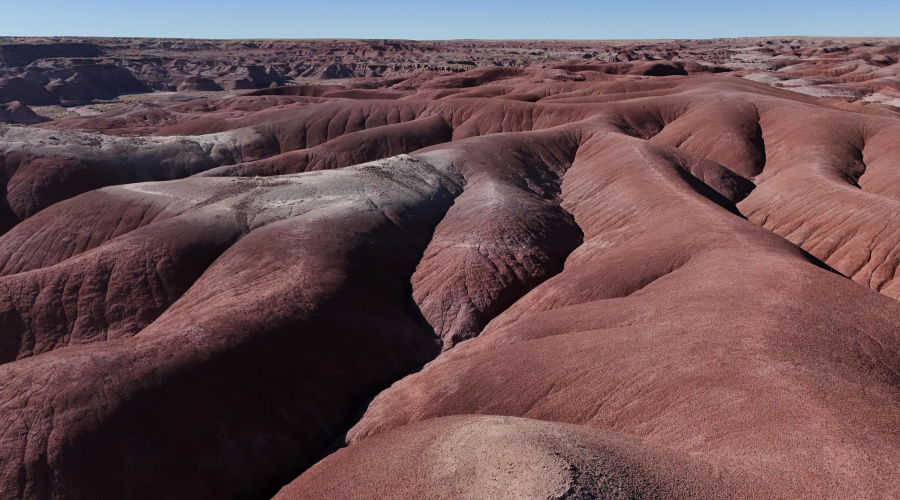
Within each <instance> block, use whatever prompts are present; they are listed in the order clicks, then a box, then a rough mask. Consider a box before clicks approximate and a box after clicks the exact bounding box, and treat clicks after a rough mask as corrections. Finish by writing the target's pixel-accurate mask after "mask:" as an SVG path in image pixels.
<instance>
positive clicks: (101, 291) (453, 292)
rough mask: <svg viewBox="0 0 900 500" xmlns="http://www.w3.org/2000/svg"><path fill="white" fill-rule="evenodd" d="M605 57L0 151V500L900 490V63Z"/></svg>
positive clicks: (286, 98) (660, 46) (171, 112)
mask: <svg viewBox="0 0 900 500" xmlns="http://www.w3.org/2000/svg"><path fill="white" fill-rule="evenodd" d="M135 43H137V42H135ZM140 43H150V42H149V41H141V42H140ZM160 43H162V42H160ZM185 43H187V42H185ZM191 43H196V44H199V43H200V42H191ZM221 43H222V44H224V43H225V42H221ZM229 43H230V42H229ZM234 43H237V42H234ZM272 43H273V44H275V43H280V42H272ZM285 43H287V42H285ZM318 43H325V42H318ZM354 43H355V44H357V45H359V44H361V43H362V42H352V43H351V42H340V43H338V42H334V44H335V46H353V47H356V46H357V45H353V44H354ZM367 43H368V42H367ZM466 43H468V42H448V43H446V44H444V45H440V44H438V43H434V44H423V43H419V42H415V43H413V42H410V43H409V44H407V45H402V44H401V46H399V48H396V47H395V49H392V50H396V51H400V52H403V51H406V52H407V53H413V52H414V49H415V48H416V47H424V46H428V47H431V46H434V47H441V48H442V50H444V51H446V52H450V53H453V51H461V50H463V48H466V47H467V45H466ZM498 43H499V42H498ZM565 43H567V44H568V45H566V46H567V47H569V48H570V49H571V48H572V47H573V46H574V42H565ZM544 44H545V45H546V46H547V47H556V46H557V45H559V44H563V42H546V43H544ZM741 44H744V45H741ZM746 44H751V45H746ZM583 45H584V46H585V47H591V45H590V43H589V42H585V43H584V44H583ZM795 45H796V46H795ZM98 46H99V47H101V49H102V50H103V51H105V53H107V54H108V53H109V50H110V49H109V47H108V46H100V45H98ZM313 46H314V45H313ZM488 46H489V47H491V50H494V51H497V53H499V52H500V51H501V49H503V50H513V48H515V50H519V49H520V48H521V47H530V48H531V50H532V51H534V52H539V47H541V46H544V45H542V42H521V43H518V42H517V43H512V42H510V44H509V46H507V47H506V48H504V46H500V45H491V44H490V43H488V42H478V43H475V42H473V43H472V47H468V48H469V49H471V51H472V52H469V53H478V52H477V51H478V50H481V51H484V50H486V49H484V47H488ZM598 46H599V45H598ZM604 46H605V45H604ZM609 46H610V47H619V49H621V50H619V49H617V50H619V52H615V54H613V50H612V49H610V51H609V52H604V53H602V54H613V55H614V56H615V57H614V58H613V57H611V56H610V57H607V56H603V55H602V54H601V52H600V51H599V50H598V51H597V53H596V54H594V53H593V52H587V51H586V50H585V51H584V52H583V53H584V54H590V55H591V57H581V58H580V59H578V60H573V59H571V58H569V59H568V60H560V61H554V60H550V59H544V60H542V59H540V58H539V55H540V54H538V55H529V56H528V57H524V58H523V59H522V60H521V64H510V65H505V66H503V65H501V66H497V65H493V64H491V65H487V64H485V65H483V66H484V67H477V68H474V69H470V70H468V71H465V72H448V71H443V70H440V71H439V70H438V69H434V68H432V69H427V68H426V69H422V68H418V69H416V70H410V71H408V72H405V73H403V74H402V76H398V77H396V78H394V77H393V76H390V77H387V76H384V75H376V76H373V75H357V74H353V75H351V76H353V78H348V79H346V80H344V81H342V82H341V84H340V85H293V86H283V87H277V88H271V89H261V90H255V91H249V92H243V93H238V94H236V95H233V96H231V97H226V98H219V99H216V98H208V99H192V100H188V101H184V102H169V103H164V104H153V105H147V104H142V105H138V106H135V107H133V108H130V109H123V110H119V111H115V112H111V113H106V114H102V115H99V116H95V117H87V118H80V119H70V120H63V121H54V122H47V123H38V124H36V125H32V126H28V127H25V126H6V127H5V128H2V129H0V167H2V168H0V173H2V183H0V185H2V186H3V187H4V189H3V190H0V192H2V194H3V195H2V200H0V422H2V425H0V496H2V497H3V498H15V499H57V498H58V499H62V498H65V499H105V498H131V499H160V498H172V499H176V498H192V499H206V498H209V499H223V498H254V499H256V498H260V499H261V498H272V497H273V496H274V497H275V498H278V499H279V500H286V499H301V498H303V499H306V498H309V499H319V498H370V499H376V498H379V499H381V498H397V499H406V498H472V499H478V498H570V499H572V498H621V497H628V498H761V497H764V498H786V499H787V498H895V497H897V496H900V479H898V476H897V474H896V471H897V470H898V468H900V427H898V425H897V422H898V421H900V302H898V299H900V278H898V276H897V268H898V265H900V253H898V252H897V251H896V248H897V245H898V243H900V240H898V238H900V236H898V235H900V218H898V217H897V213H898V211H900V205H898V204H900V177H898V172H900V170H898V168H900V114H898V110H897V109H896V108H894V107H893V106H891V105H890V104H887V103H885V102H880V103H879V102H869V101H872V100H873V99H871V97H872V96H875V95H881V96H888V95H894V94H892V93H895V92H897V91H898V90H900V85H897V84H896V82H895V81H894V80H895V79H896V75H897V73H896V71H897V69H898V68H900V66H898V64H897V61H896V57H897V53H898V50H900V49H898V48H897V46H896V45H891V44H890V43H888V41H884V40H880V41H860V40H855V41H829V40H809V39H807V40H799V41H790V40H784V41H782V40H769V41H766V40H758V41H747V40H744V41H740V42H738V41H716V42H708V43H700V42H693V43H689V42H659V43H652V44H650V43H648V44H647V47H652V49H651V48H647V49H646V50H645V51H644V52H641V51H639V50H638V49H637V48H635V47H636V46H637V44H632V46H630V47H631V48H630V49H628V50H625V49H622V47H621V46H618V45H613V44H609ZM104 47H105V48H104ZM160 47H162V48H161V49H160V50H176V48H177V46H176V45H172V46H169V47H163V46H162V45H161V46H160ZM666 47H669V48H668V49H667V48H666ZM189 48H190V47H188V46H185V47H184V48H183V50H185V51H189ZM63 49H65V50H75V49H72V48H71V47H68V46H65V47H63V48H59V50H63ZM77 49H78V50H82V49H83V47H80V48H77ZM382 49H383V50H381V49H379V51H380V52H384V53H388V52H391V51H392V50H389V49H387V46H385V47H382ZM30 50H31V49H30ZM34 50H36V49H34ZM34 50H32V52H28V51H20V52H21V53H20V52H15V51H14V52H13V55H14V56H15V57H20V58H22V57H25V56H27V55H28V54H32V55H34ZM116 50H119V49H116ZM121 50H125V48H121ZM130 50H149V48H148V46H133V47H131V49H130ZM191 50H193V49H191ZM248 50H251V49H250V48H248ZM252 50H262V48H261V47H260V46H258V47H257V48H256V49H252ZM310 50H312V49H310ZM348 50H349V49H348ZM354 50H355V49H354ZM416 50H418V49H416ZM667 50H668V51H671V52H672V53H673V54H674V55H672V57H670V58H668V59H666V58H664V57H658V56H657V55H658V54H666V53H668V52H666V51H667ZM629 51H630V52H629ZM651 52H652V54H657V55H652V56H651V55H648V54H650V53H651ZM415 53H416V54H419V52H415ZM421 53H422V54H427V53H428V52H427V51H425V50H424V49H422V50H421ZM16 54H18V55H16ZM22 54H24V55H22ZM311 54H313V55H315V56H316V57H320V56H321V57H323V58H328V57H332V56H334V54H329V53H324V52H323V53H320V52H315V51H313V52H311ZM566 54H568V53H566ZM622 54H624V55H622ZM640 54H644V55H645V56H647V57H639V55H640ZM704 54H705V55H704ZM710 54H719V55H718V56H716V57H718V59H715V60H713V59H712V56H711V55H710ZM195 55H196V54H195ZM356 55H357V56H359V54H356ZM689 55H690V57H688V56H689ZM0 56H3V57H7V60H8V58H9V57H13V56H9V55H8V51H7V52H0ZM757 56H759V57H760V58H762V59H759V60H757ZM29 57H31V56H29ZM198 57H199V56H198ZM373 57H374V56H373ZM378 57H382V56H378ZM417 57H418V56H417ZM423 57H424V56H423ZM435 57H436V56H435ZM535 58H536V59H535ZM606 59H609V60H606ZM737 60H740V63H739V64H740V65H743V66H740V67H738V66H739V64H738V62H736V61H737ZM773 61H786V62H785V65H784V66H783V67H782V68H772V67H761V66H765V65H768V64H776V63H775V62H773ZM777 64H781V63H777ZM760 65H761V66H760ZM848 65H855V66H854V67H855V68H857V70H859V71H856V73H854V72H853V71H849V72H844V70H843V69H836V68H846V67H848ZM865 65H871V66H873V67H874V66H877V67H878V68H877V69H875V70H872V71H871V72H870V71H866V70H865V69H866V68H865ZM125 66H127V65H125ZM721 68H724V69H721ZM785 68H788V69H785ZM860 68H863V69H860ZM725 69H731V70H732V71H726V70H725ZM782 69H784V71H782ZM404 71H405V70H404ZM873 72H874V73H877V75H881V76H872V77H871V78H870V77H868V76H867V77H862V76H859V75H869V74H870V73H873ZM892 72H893V73H892ZM801 74H805V75H807V76H804V77H800V76H797V75H801ZM849 74H853V75H857V76H847V75H849ZM753 75H758V76H753ZM759 75H762V76H759ZM764 75H769V76H772V75H781V76H785V75H794V76H796V78H811V77H810V76H809V75H817V76H816V77H817V78H822V79H829V78H830V79H831V80H828V83H822V82H823V81H824V80H822V81H820V83H817V84H808V85H806V84H804V85H800V86H794V85H792V84H791V83H790V81H791V80H790V78H784V79H780V80H778V81H777V82H776V81H774V80H771V79H770V78H768V77H766V78H764V77H763V76H764ZM198 76H202V75H198ZM770 80H771V81H770ZM807 86H813V87H822V88H826V87H827V88H830V89H851V90H852V89H863V90H860V91H859V92H861V93H860V95H859V96H857V97H856V98H853V99H848V98H844V97H843V96H835V95H834V92H831V93H829V94H828V95H825V94H822V95H812V94H816V93H815V92H809V91H796V90H798V88H794V87H803V88H806V87H807ZM876 88H877V89H876ZM842 92H843V91H842ZM866 97H869V98H866ZM879 99H880V98H879ZM874 100H878V99H874ZM20 106H22V105H21V104H20V105H17V108H19V107H20ZM19 113H21V111H20V112H19Z"/></svg>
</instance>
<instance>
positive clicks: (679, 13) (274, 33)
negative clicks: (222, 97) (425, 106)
mask: <svg viewBox="0 0 900 500" xmlns="http://www.w3.org/2000/svg"><path fill="white" fill-rule="evenodd" d="M2 35H9V36H11V35H41V36H51V35H80V36H128V37H184V38H406V39H418V40H435V39H450V38H494V39H504V38H506V39H509V38H544V39H547V38H567V39H601V38H607V39H609V38H629V39H630V38H715V37H738V36H769V35H827V36H900V0H859V1H835V0H822V1H811V0H796V1H791V0H743V1H730V2H725V1H720V2H715V1H710V0H681V1H665V0H638V1H629V0H620V1H617V2H610V1H582V0H558V1H556V2H552V1H534V0H524V1H518V2H512V1H502V0H501V1H491V0H458V1H445V2H433V1H426V0H422V1H410V0H393V1H392V0H380V1H372V0H370V1H363V0H318V1H306V0H303V1H283V0H282V1H280V0H241V1H238V0H142V1H132V0H119V1H115V0H0V36H2Z"/></svg>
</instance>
